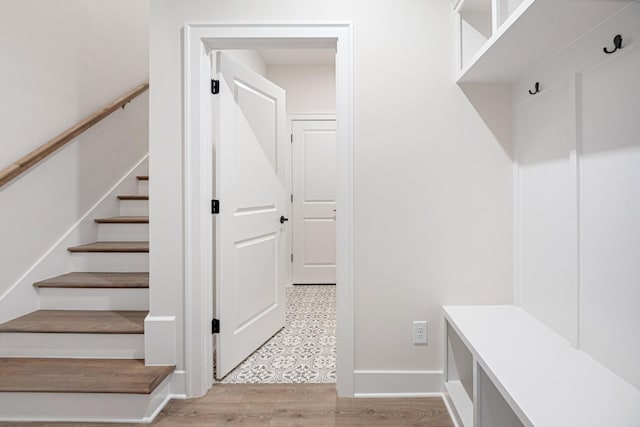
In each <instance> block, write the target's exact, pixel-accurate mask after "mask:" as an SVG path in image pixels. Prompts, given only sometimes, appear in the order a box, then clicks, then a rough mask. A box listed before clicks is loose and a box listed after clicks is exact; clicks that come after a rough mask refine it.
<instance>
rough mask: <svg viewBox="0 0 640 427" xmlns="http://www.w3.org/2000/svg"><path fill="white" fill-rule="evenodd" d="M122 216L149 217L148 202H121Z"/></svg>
mask: <svg viewBox="0 0 640 427" xmlns="http://www.w3.org/2000/svg"><path fill="white" fill-rule="evenodd" d="M120 215H122V216H148V215H149V201H148V200H120Z"/></svg>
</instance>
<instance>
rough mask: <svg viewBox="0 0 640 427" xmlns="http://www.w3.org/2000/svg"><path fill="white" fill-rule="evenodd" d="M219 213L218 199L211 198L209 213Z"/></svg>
mask: <svg viewBox="0 0 640 427" xmlns="http://www.w3.org/2000/svg"><path fill="white" fill-rule="evenodd" d="M219 213H220V200H216V199H213V200H211V214H213V215H215V214H219Z"/></svg>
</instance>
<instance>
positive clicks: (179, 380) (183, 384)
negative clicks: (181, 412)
mask: <svg viewBox="0 0 640 427" xmlns="http://www.w3.org/2000/svg"><path fill="white" fill-rule="evenodd" d="M171 398H172V399H181V400H182V399H186V398H187V373H186V372H185V371H173V374H172V375H171Z"/></svg>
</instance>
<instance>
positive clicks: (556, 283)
mask: <svg viewBox="0 0 640 427" xmlns="http://www.w3.org/2000/svg"><path fill="white" fill-rule="evenodd" d="M517 114H518V117H517V120H518V129H517V133H518V135H517V136H518V147H517V153H518V176H519V181H518V184H519V188H518V194H519V201H518V203H519V212H520V215H519V218H518V219H517V221H518V223H519V230H518V233H519V243H520V244H519V247H518V253H519V257H518V260H517V262H518V271H519V277H518V280H519V295H518V297H519V303H520V305H521V306H522V307H523V308H524V309H525V310H527V311H528V312H529V313H531V314H532V315H534V316H535V317H537V318H538V319H540V320H541V321H543V322H544V323H545V324H547V326H549V327H551V328H552V329H554V330H555V331H556V332H558V333H560V334H561V335H563V336H564V337H565V338H566V339H567V340H569V341H570V342H571V343H573V344H576V342H577V333H576V330H577V323H578V316H577V268H576V265H577V245H576V239H577V219H576V218H577V201H576V178H575V174H576V171H575V160H574V159H575V157H572V151H574V150H575V138H574V136H573V135H574V132H572V127H571V123H572V117H573V110H572V101H571V90H570V80H569V79H565V80H564V81H562V82H561V83H560V84H557V85H555V86H552V87H544V86H543V88H542V91H541V92H540V93H538V94H536V95H533V96H527V98H526V100H525V101H523V102H522V103H521V104H520V105H519V106H518V110H517Z"/></svg>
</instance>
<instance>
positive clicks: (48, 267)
mask: <svg viewBox="0 0 640 427" xmlns="http://www.w3.org/2000/svg"><path fill="white" fill-rule="evenodd" d="M148 157H149V155H148V154H147V155H145V156H144V157H143V158H142V159H141V160H140V161H138V162H137V163H136V165H135V166H133V167H132V168H131V169H130V170H129V171H128V172H127V173H125V174H124V176H122V178H120V179H119V180H118V181H117V182H116V183H115V184H114V185H113V186H112V187H111V188H110V189H109V190H108V191H107V192H106V193H105V194H104V195H103V196H102V197H101V198H100V199H99V200H98V201H97V202H96V203H95V204H94V205H93V206H92V207H91V208H90V209H89V210H88V211H87V212H85V213H84V214H83V215H82V216H81V217H80V218H79V219H78V221H76V223H75V224H74V225H73V226H72V227H71V228H70V229H69V230H67V232H65V233H64V234H63V235H62V236H61V237H60V238H59V239H58V240H57V241H56V242H55V243H54V244H53V245H52V246H51V247H50V248H49V249H47V250H46V251H45V252H44V254H43V255H42V256H41V257H40V258H39V259H38V260H37V261H36V262H35V263H34V264H33V265H32V266H31V267H30V268H29V269H28V270H27V271H26V272H25V273H24V274H23V275H22V276H21V277H20V278H19V279H18V280H17V281H16V282H14V283H13V284H12V285H11V287H9V289H8V290H7V291H6V292H5V293H4V294H3V295H2V296H0V323H1V322H5V321H7V320H11V319H14V318H16V317H18V316H20V315H23V314H25V313H29V312H31V311H34V310H37V309H38V308H40V306H39V300H38V293H37V292H36V290H35V289H34V287H33V283H34V282H36V281H38V280H42V279H46V278H48V277H53V276H57V275H59V274H64V273H67V272H69V271H71V268H72V257H71V256H69V253H68V251H67V248H68V247H69V246H74V245H78V244H81V243H86V242H88V241H91V240H96V239H97V237H98V226H97V224H96V223H95V222H94V219H95V218H98V217H105V216H114V215H117V214H118V210H119V204H118V199H117V196H118V194H135V191H137V182H136V180H135V176H136V175H143V174H146V170H147V167H148V166H147V159H148Z"/></svg>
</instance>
